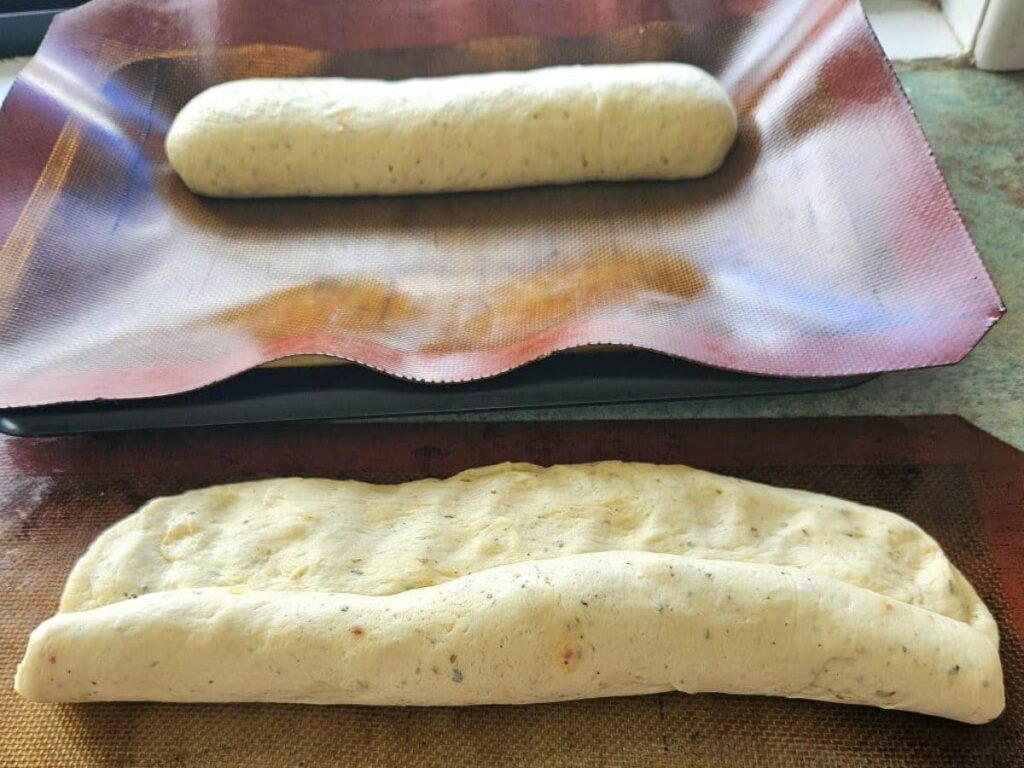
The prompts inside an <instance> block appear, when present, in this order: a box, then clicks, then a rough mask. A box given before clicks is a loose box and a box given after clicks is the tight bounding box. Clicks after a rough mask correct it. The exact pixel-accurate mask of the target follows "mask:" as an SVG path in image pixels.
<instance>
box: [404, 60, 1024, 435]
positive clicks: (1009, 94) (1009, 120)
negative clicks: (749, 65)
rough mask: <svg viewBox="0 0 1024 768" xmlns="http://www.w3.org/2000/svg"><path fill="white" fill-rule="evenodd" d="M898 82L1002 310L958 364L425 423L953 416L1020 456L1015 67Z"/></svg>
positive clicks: (1020, 140) (1019, 133)
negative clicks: (677, 398) (804, 390)
mask: <svg viewBox="0 0 1024 768" xmlns="http://www.w3.org/2000/svg"><path fill="white" fill-rule="evenodd" d="M900 80H901V81H902V82H903V85H904V87H905V88H906V91H907V94H908V95H909V96H910V100H911V102H912V103H913V105H914V109H915V110H916V111H917V115H918V118H919V119H920V121H921V124H922V125H923V126H924V130H925V133H926V134H927V135H928V139H929V141H930V142H931V145H932V149H933V151H934V152H935V156H936V157H937V158H938V161H939V165H940V166H941V167H942V171H943V173H945V176H946V179H947V181H948V182H949V186H950V189H951V190H952V192H953V196H954V198H956V202H957V204H958V205H959V207H960V211H961V213H962V214H963V217H964V220H965V221H966V223H967V227H968V229H969V230H970V232H971V235H972V236H973V237H974V241H975V243H976V244H977V246H978V250H979V251H980V252H981V255H982V258H983V259H984V260H985V264H986V265H987V266H988V269H989V271H990V272H991V273H992V276H993V278H994V280H995V282H996V285H997V286H998V287H999V291H1000V293H1001V294H1002V297H1003V301H1004V303H1005V304H1006V306H1007V307H1008V308H1009V311H1008V312H1007V314H1006V316H1004V317H1003V319H1002V320H1000V321H999V323H998V324H997V325H996V326H995V328H993V329H992V330H991V331H990V332H989V334H988V335H987V336H986V337H985V338H984V339H983V340H982V342H981V344H979V345H978V347H977V348H976V349H975V350H974V351H973V352H972V353H971V354H970V355H969V356H968V357H967V359H966V360H964V361H963V362H961V363H959V364H958V365H955V366H949V367H946V368H933V369H928V370H921V371H908V372H903V373H891V374H886V375H885V376H881V377H879V378H877V379H874V380H872V381H869V382H868V383H866V384H863V385H861V386H859V387H855V388H853V389H849V390H845V391H840V392H828V393H817V394H802V395H776V396H772V397H761V396H758V397H744V398H722V399H715V400H691V401H681V402H661V403H649V404H632V405H610V406H587V407H572V408H548V409H543V410H521V411H508V412H498V413H491V414H480V413H474V414H467V415H466V416H464V417H452V416H438V417H431V419H430V420H456V419H459V418H461V419H462V420H466V421H482V420H489V421H491V420H493V421H530V420H548V419H647V418H679V419H688V418H722V417H730V416H738V417H776V416H826V415H837V416H839V415H877V414H881V415H911V414H947V413H952V414H959V415H961V416H964V417H965V418H967V419H969V420H970V421H971V422H973V423H974V424H976V425H978V426H980V427H982V428H983V429H985V430H987V431H989V432H991V433H992V434H994V435H996V436H997V437H1000V438H1002V439H1003V440H1005V441H1007V442H1009V443H1011V444H1013V445H1015V446H1016V447H1018V448H1021V449H1024V72H1022V73H1016V74H1010V75H1006V74H992V73H988V72H981V71H978V70H974V69H957V70H952V69H936V70H927V69H926V70H917V71H908V72H901V73H900ZM417 420H425V419H424V418H419V419H417Z"/></svg>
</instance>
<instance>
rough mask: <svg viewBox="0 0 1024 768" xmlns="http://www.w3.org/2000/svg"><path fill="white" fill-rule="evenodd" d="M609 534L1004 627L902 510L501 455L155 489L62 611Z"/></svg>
mask: <svg viewBox="0 0 1024 768" xmlns="http://www.w3.org/2000/svg"><path fill="white" fill-rule="evenodd" d="M602 551H637V552H656V553H664V554H677V555H685V556H687V557H696V558H702V559H709V560H731V561H742V562H750V563H761V564H764V565H778V566H782V567H787V568H798V569H800V570H803V571H806V572H809V573H816V574H820V575H823V576H830V577H832V578H834V579H838V580H840V581H844V582H846V583H848V584H851V585H853V586H858V587H863V588H865V589H869V590H871V591H873V592H876V593H878V594H879V595H882V596H884V597H887V598H890V599H892V600H896V601H900V602H905V603H910V604H912V605H916V606H919V607H921V608H924V609H926V610H929V611H932V612H934V613H937V614H941V615H944V616H948V617H950V618H952V619H956V620H958V621H962V622H965V623H968V624H970V625H971V626H973V627H975V628H976V629H978V630H979V631H982V632H983V633H985V634H986V635H987V636H988V637H989V638H990V639H991V640H992V641H993V642H994V643H998V632H997V629H996V625H995V622H994V621H993V619H992V616H991V614H990V613H989V611H988V609H987V608H986V607H985V605H984V603H983V602H982V601H981V599H980V598H979V597H978V595H977V593H976V592H975V591H974V589H973V588H972V587H971V585H970V583H968V582H967V580H966V579H964V577H963V576H962V575H961V574H960V573H959V571H957V569H956V568H955V567H954V566H953V565H952V564H951V563H950V562H949V559H948V558H947V557H946V555H945V553H944V552H943V551H942V549H941V547H940V546H939V545H938V543H937V542H936V541H935V540H934V539H933V538H931V537H930V536H929V535H928V534H927V533H925V532H924V531H923V530H921V528H919V527H918V526H917V525H915V524H914V523H912V522H911V521H909V520H907V519H905V518H903V517H901V516H899V515H896V514H893V513H892V512H887V511H885V510H882V509H877V508H874V507H868V506H865V505H862V504H857V503H855V502H852V501H846V500H843V499H838V498H834V497H830V496H824V495H821V494H815V493H808V492H806V491H798V490H792V489H786V488H775V487H772V486H768V485H763V484H760V483H752V482H748V481H744V480H738V479H735V478H731V477H724V476H721V475H716V474H712V473H710V472H704V471H701V470H697V469H692V468H690V467H685V466H665V465H654V464H644V463H635V462H618V461H605V462H597V463H593V464H571V465H556V466H553V467H539V466H536V465H533V464H499V465H495V466H490V467H480V468H477V469H472V470H468V471H465V472H461V473H459V474H457V475H454V476H452V477H449V478H447V479H444V480H434V479H427V480H418V481H415V482H409V483H402V484H397V485H371V484H369V483H362V482H356V481H352V480H322V479H303V478H283V479H274V480H262V481H256V482H248V483H236V484H233V485H223V486H215V487H212V488H203V489H200V490H195V491H189V492H187V493H184V494H181V495H179V496H172V497H167V498H161V499H155V500H154V501H152V502H150V503H149V504H146V505H145V506H144V507H143V508H142V509H141V510H139V511H138V512H137V513H135V514H134V515H131V516H129V517H127V518H125V519H124V520H122V521H121V522H119V523H117V524H116V525H114V526H112V527H111V528H110V529H108V530H107V531H106V532H104V533H103V534H102V535H101V536H100V537H99V538H97V539H96V541H95V542H94V543H93V544H92V545H91V546H90V547H89V550H88V551H87V552H86V553H85V555H84V556H83V557H82V558H81V560H80V561H79V562H78V564H77V565H76V566H75V568H74V570H73V571H72V573H71V575H70V576H69V578H68V582H67V586H66V588H65V590H64V595H63V597H62V599H61V610H62V611H81V610H84V609H89V608H97V607H99V606H102V605H106V604H109V603H113V602H117V601H120V600H124V599H126V598H129V597H132V596H136V595H142V594H145V593H147V592H158V591H169V590H174V589H185V588H194V587H200V588H202V587H214V586H217V587H240V588H243V589H246V590H255V591H259V590H274V591H276V590H281V591H307V592H347V593H356V594H361V595H390V594H395V593H399V592H403V591H406V590H408V589H414V588H419V587H428V586H434V585H437V584H441V583H444V582H446V581H450V580H452V579H456V578H459V577H462V576H465V575H467V574H470V573H475V572H477V571H483V570H486V569H488V568H493V567H496V566H501V565H511V564H513V563H518V562H528V561H535V560H541V559H546V558H552V557H563V556H566V555H572V554H583V553H588V552H602Z"/></svg>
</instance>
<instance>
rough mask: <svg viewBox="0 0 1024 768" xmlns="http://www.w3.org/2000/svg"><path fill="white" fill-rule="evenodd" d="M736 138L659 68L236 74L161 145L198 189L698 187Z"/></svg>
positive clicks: (360, 191)
mask: <svg viewBox="0 0 1024 768" xmlns="http://www.w3.org/2000/svg"><path fill="white" fill-rule="evenodd" d="M735 137H736V114H735V112H734V110H733V106H732V103H731V101H730V100H729V96H728V95H727V94H726V93H725V91H724V90H723V89H722V87H721V86H720V85H719V84H718V83H717V81H716V80H715V79H714V78H713V77H712V76H711V75H709V74H708V73H707V72H705V71H703V70H701V69H698V68H697V67H693V66H690V65H688V64H678V63H671V62H659V63H641V64H608V65H585V66H570V67H551V68H548V69H538V70H532V71H527V72H492V73H487V74H476V75H460V76H455V77H438V78H429V79H413V80H402V81H397V82H387V81H381V80H352V79H346V78H306V79H257V80H240V81H233V82H228V83H223V84H221V85H217V86H214V87H213V88H210V89H208V90H206V91H203V92H202V93H200V94H199V95H198V96H196V97H195V98H194V99H192V100H191V101H190V102H189V103H188V104H186V105H185V107H184V108H183V109H182V110H181V111H180V112H179V113H178V115H177V117H176V118H175V120H174V123H173V124H172V125H171V129H170V131H169V133H168V135H167V140H166V149H167V157H168V158H169V159H170V162H171V166H172V167H173V168H174V170H175V171H176V172H177V173H178V174H179V175H180V176H181V178H182V180H183V181H184V182H185V184H186V185H188V187H189V188H190V189H191V190H192V191H194V192H198V193H200V194H204V195H211V196H214V197H281V196H317V195H366V194H380V195H388V194H406V193H418V192H450V191H458V190H473V189H499V188H505V187H521V186H531V185H536V184H568V183H573V182H580V181H599V180H605V181H612V180H624V179H681V178H694V177H698V176H704V175H706V174H708V173H711V172H712V171H714V170H716V169H717V168H718V167H719V166H720V165H721V164H722V162H723V160H724V159H725V156H726V153H727V152H728V151H729V148H730V147H731V146H732V143H733V141H734V140H735Z"/></svg>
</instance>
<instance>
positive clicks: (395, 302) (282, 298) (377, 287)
mask: <svg viewBox="0 0 1024 768" xmlns="http://www.w3.org/2000/svg"><path fill="white" fill-rule="evenodd" d="M424 312H425V309H424V307H422V306H421V305H420V304H419V303H418V302H416V301H414V300H413V299H412V298H410V297H409V296H408V295H407V294H406V293H405V292H404V291H401V290H399V289H397V288H396V287H394V286H393V285H390V284H388V283H384V282H381V281H377V280H374V279H373V278H366V279H363V280H358V279H355V278H352V279H345V280H340V279H339V280H320V281H317V282H314V283H307V284H305V285H298V286H294V287H291V288H285V289H283V290H280V291H275V292H274V293H271V294H268V295H267V296H265V297H263V298H261V299H257V300H256V301H251V302H249V303H247V304H243V305H241V306H239V307H233V308H231V309H228V310H225V311H223V312H220V313H218V314H217V315H215V316H214V318H213V322H215V323H216V324H218V325H228V326H236V327H240V328H244V329H245V330H247V331H249V332H250V333H251V334H252V335H253V336H254V337H256V338H257V339H260V340H261V341H267V340H277V339H284V338H288V337H289V336H294V335H300V334H306V333H330V332H332V331H372V330H391V329H394V328H396V327H399V326H401V325H402V324H404V323H407V322H410V321H413V320H415V319H417V318H419V317H421V316H422V315H423V314H424Z"/></svg>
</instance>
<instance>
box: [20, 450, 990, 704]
mask: <svg viewBox="0 0 1024 768" xmlns="http://www.w3.org/2000/svg"><path fill="white" fill-rule="evenodd" d="M998 648H999V637H998V632H997V629H996V625H995V622H994V621H993V619H992V616H991V614H990V613H989V611H988V610H987V608H986V607H985V605H984V603H983V602H982V601H981V600H980V599H979V597H978V595H977V594H976V593H975V591H974V589H973V588H972V587H971V585H970V584H969V583H968V582H967V581H966V580H965V579H964V578H963V576H962V575H961V574H960V573H959V571H957V570H956V568H955V567H953V565H952V564H951V563H950V562H949V560H948V559H947V558H946V556H945V554H944V553H943V552H942V550H941V548H940V547H939V545H938V544H937V543H936V542H935V541H934V539H932V538H931V537H929V536H928V535H927V534H926V533H924V532H923V531H922V530H921V529H920V528H918V527H917V526H915V525H914V524H913V523H911V522H910V521H908V520H906V519H904V518H902V517H900V516H898V515H894V514H892V513H890V512H886V511H884V510H880V509H875V508H872V507H866V506H863V505H860V504H856V503H854V502H849V501H844V500H841V499H836V498H832V497H828V496H821V495H818V494H813V493H806V492H802V491H796V490H789V489H783V488H772V487H770V486H766V485H761V484H758V483H750V482H745V481H742V480H737V479H733V478H728V477H722V476H720V475H715V474H711V473H708V472H701V471H699V470H695V469H691V468H689V467H681V466H657V465H652V464H639V463H624V462H614V461H612V462H599V463H595V464H581V465H560V466H554V467H550V468H542V467H538V466H535V465H532V464H501V465H496V466H492V467H482V468H479V469H474V470H469V471H466V472H462V473H460V474H458V475H455V476H453V477H450V478H448V479H445V480H432V479H431V480H419V481H415V482H410V483H404V484H399V485H390V486H377V485H370V484H367V483H361V482H355V481H337V480H304V479H298V478H290V479H277V480H265V481H257V482H250V483H238V484H234V485H225V486H218V487H213V488H206V489H201V490H197V491H190V492H188V493H185V494H182V495H180V496H176V497H169V498H163V499H156V500H154V501H152V502H150V503H149V504H147V505H146V506H144V507H143V508H142V509H141V510H140V511H139V512H137V513H136V514H134V515H131V516H130V517H128V518H126V519H124V520H122V521H121V522H119V523H117V524H116V525H114V526H112V527H111V528H110V529H108V530H107V531H106V532H104V533H103V534H102V535H101V536H100V537H99V538H98V539H97V540H96V541H95V542H94V543H93V544H92V546H90V548H89V550H88V551H87V552H86V554H85V555H84V556H83V557H82V558H81V560H80V561H79V562H78V564H77V565H76V566H75V568H74V570H73V572H72V574H71V576H70V578H69V579H68V583H67V586H66V588H65V592H64V595H63V597H62V600H61V613H58V614H57V615H56V616H54V617H53V618H51V619H50V620H48V621H47V622H45V623H44V624H42V625H41V626H40V627H39V628H38V629H37V630H36V631H35V632H34V633H33V634H32V637H31V639H30V641H29V647H28V650H27V652H26V656H25V660H24V662H23V663H22V665H21V666H20V667H19V671H18V675H17V681H16V686H17V688H18V690H19V691H20V692H21V693H22V694H23V695H25V696H26V697H29V698H33V699H38V700H45V701H99V700H115V699H134V700H141V699H156V700H167V701H243V700H246V701H247V700H254V701H308V702H315V703H335V702H349V703H364V704H399V703H409V704H473V703H517V702H527V701H552V700H558V699H568V698H584V697H589V696H611V695H625V694H631V693H646V692H651V691H662V690H670V689H672V688H677V689H679V690H683V691H725V692H736V693H763V694H773V695H782V696H794V697H804V698H815V699H823V700H829V701H846V702H855V703H864V704H874V705H877V706H881V707H887V708H897V709H909V710H914V711H920V712H927V713H931V714H937V715H942V716H945V717H952V718H956V719H960V720H964V721H966V722H983V721H985V720H987V719H991V718H992V717H995V716H996V715H997V714H998V713H999V712H1000V711H1001V710H1002V707H1003V688H1002V685H1003V684H1002V670H1001V666H1000V662H999V651H998Z"/></svg>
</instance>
